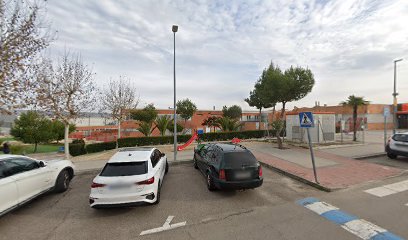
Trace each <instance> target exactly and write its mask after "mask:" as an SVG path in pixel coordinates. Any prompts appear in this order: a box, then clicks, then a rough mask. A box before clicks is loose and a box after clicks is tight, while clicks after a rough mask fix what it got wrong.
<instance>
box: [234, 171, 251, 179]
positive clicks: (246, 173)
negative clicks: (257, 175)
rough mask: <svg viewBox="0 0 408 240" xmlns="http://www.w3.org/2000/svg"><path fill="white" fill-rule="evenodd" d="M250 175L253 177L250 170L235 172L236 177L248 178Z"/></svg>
mask: <svg viewBox="0 0 408 240" xmlns="http://www.w3.org/2000/svg"><path fill="white" fill-rule="evenodd" d="M249 177H251V173H250V172H237V173H235V178H236V179H247V178H249Z"/></svg>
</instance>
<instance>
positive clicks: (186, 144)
mask: <svg viewBox="0 0 408 240" xmlns="http://www.w3.org/2000/svg"><path fill="white" fill-rule="evenodd" d="M197 138H198V135H197V133H194V135H193V136H192V137H191V138H190V139H189V140H188V141H187V142H186V143H184V144H183V145H181V146H178V147H177V151H183V150H184V148H186V147H187V146H188V145H190V144H191V143H192V142H193V141H194V140H196V139H197Z"/></svg>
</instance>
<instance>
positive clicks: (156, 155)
mask: <svg viewBox="0 0 408 240" xmlns="http://www.w3.org/2000/svg"><path fill="white" fill-rule="evenodd" d="M160 154H161V152H160V151H159V150H154V152H153V153H152V156H151V157H150V159H151V160H152V166H153V167H155V166H156V164H157V163H158V162H159V161H160Z"/></svg>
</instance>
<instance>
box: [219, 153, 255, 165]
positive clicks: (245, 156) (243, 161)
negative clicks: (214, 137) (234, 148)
mask: <svg viewBox="0 0 408 240" xmlns="http://www.w3.org/2000/svg"><path fill="white" fill-rule="evenodd" d="M223 165H224V167H225V168H240V167H242V166H254V165H257V160H256V158H255V156H254V155H253V154H252V153H250V152H229V153H225V154H224V161H223Z"/></svg>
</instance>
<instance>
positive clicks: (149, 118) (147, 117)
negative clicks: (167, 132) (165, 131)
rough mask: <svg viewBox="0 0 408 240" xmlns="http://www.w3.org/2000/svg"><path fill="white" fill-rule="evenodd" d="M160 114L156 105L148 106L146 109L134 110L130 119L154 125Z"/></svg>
mask: <svg viewBox="0 0 408 240" xmlns="http://www.w3.org/2000/svg"><path fill="white" fill-rule="evenodd" d="M157 115H158V112H157V110H156V108H155V107H154V104H153V103H151V104H148V105H147V106H146V107H144V108H143V109H140V110H133V111H131V112H130V117H131V118H132V119H134V120H137V121H139V122H145V123H153V122H154V120H155V119H156V118H157Z"/></svg>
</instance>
